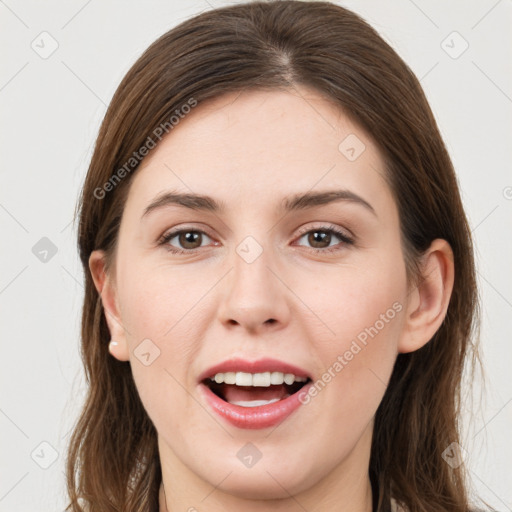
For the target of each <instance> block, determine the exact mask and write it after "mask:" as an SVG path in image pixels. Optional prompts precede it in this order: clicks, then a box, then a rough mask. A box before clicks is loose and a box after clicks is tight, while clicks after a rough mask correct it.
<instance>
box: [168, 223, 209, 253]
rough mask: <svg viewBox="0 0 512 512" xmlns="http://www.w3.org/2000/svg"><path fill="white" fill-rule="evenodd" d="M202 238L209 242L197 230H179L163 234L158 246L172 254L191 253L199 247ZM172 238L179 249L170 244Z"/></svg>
mask: <svg viewBox="0 0 512 512" xmlns="http://www.w3.org/2000/svg"><path fill="white" fill-rule="evenodd" d="M204 237H206V238H209V239H210V240H211V238H210V237H209V236H208V235H207V234H206V233H205V232H204V231H201V230H199V229H180V230H177V231H171V232H170V233H166V234H164V235H163V236H162V238H161V239H160V242H159V244H160V245H165V247H166V249H167V250H169V251H170V252H172V253H179V254H184V253H191V252H194V251H195V250H197V249H199V248H200V247H201V242H202V241H203V239H204ZM174 238H176V243H178V244H180V245H181V247H176V246H175V245H173V244H172V243H171V240H173V239H174Z"/></svg>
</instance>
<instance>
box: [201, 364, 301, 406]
mask: <svg viewBox="0 0 512 512" xmlns="http://www.w3.org/2000/svg"><path fill="white" fill-rule="evenodd" d="M310 380H311V379H310V378H309V377H299V376H296V375H294V374H293V373H283V372H262V373H247V372H226V373H220V372H219V373H216V374H215V375H214V376H212V377H208V378H206V379H204V380H203V381H202V384H203V385H204V386H206V387H207V388H208V389H209V390H210V391H211V392H212V393H213V394H214V395H216V396H218V397H219V398H220V399H221V400H223V401H224V402H227V403H229V404H232V405H237V406H239V407H261V406H264V405H269V404H273V403H276V402H279V401H281V400H285V399H286V398H288V397H289V396H292V395H294V394H295V393H298V392H299V391H300V390H301V389H302V388H303V387H304V386H305V385H306V384H307V383H308V381H310Z"/></svg>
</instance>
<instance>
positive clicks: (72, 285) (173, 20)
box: [0, 0, 512, 512]
mask: <svg viewBox="0 0 512 512" xmlns="http://www.w3.org/2000/svg"><path fill="white" fill-rule="evenodd" d="M231 3H236V2H231ZM340 3H341V4H342V5H345V6H347V7H349V8H352V9H353V10H354V11H356V12H358V13H359V14H361V15H362V16H363V17H364V18H365V19H366V20H368V21H369V22H370V23H371V24H372V25H373V26H374V27H375V28H376V29H377V30H378V31H379V32H380V33H381V34H382V35H383V36H384V38H385V39H386V40H387V41H388V42H390V44H391V45H392V46H393V47H394V48H395V49H396V50H397V51H398V52H399V54H400V55H401V56H402V57H403V58H404V59H405V60H406V62H407V63H408V64H409V65H410V66H411V68H412V69H413V71H414V72H415V73H416V75H417V76H418V77H419V78H420V79H421V83H422V84H423V87H424V89H425V91H426V93H427V96H428V98H429V100H430V103H431V106H432V109H433V111H434V113H435V115H436V118H437V120H438V122H439V126H440V129H441V131H442V134H443V136H444V138H445V141H446V143H447V145H448V148H449V151H450V154H451V156H452V158H453V162H454V164H455V167H456V169H457V173H458V176H459V180H460V187H461V190H462V195H463V200H464V203H465V206H466V209H467V213H468V216H469V218H470V222H471V225H472V229H473V234H474V237H475V242H476V245H477V259H478V270H479V279H480V286H481V298H482V305H483V308H482V351H483V355H484V364H485V368H486V373H487V387H486V394H485V395H484V399H483V400H484V401H483V402H482V404H481V406H480V401H479V397H480V389H481V386H480V384H478V383H477V387H476V393H475V395H476V399H477V400H476V402H475V411H474V415H473V416H469V415H468V416H466V420H465V425H464V428H465V432H466V434H465V440H464V444H463V447H464V449H465V450H466V451H467V453H466V460H467V462H468V464H469V467H470V476H471V477H472V480H473V482H474V487H475V492H477V493H478V494H479V495H480V496H482V497H483V498H485V499H486V500H488V501H489V503H491V504H492V505H493V506H494V507H495V508H496V509H497V510H500V511H506V510H512V469H511V464H510V463H511V462H512V442H511V437H510V431H511V426H512V403H511V401H512V379H511V373H512V372H511V370H510V366H511V363H512V343H511V337H510V332H511V331H512V321H511V318H512V272H511V268H510V265H511V261H512V258H511V255H512V246H511V233H512V215H511V213H512V173H511V172H510V162H511V156H512V155H511V153H512V150H511V147H512V144H511V140H512V139H511V137H510V136H511V127H512V69H511V63H512V40H511V39H512V36H511V33H512V30H511V21H512V3H511V1H510V0H500V1H496V0H485V1H479V2H467V1H462V0H458V1H451V2H449V3H448V2H445V1H443V0H438V1H434V0H429V1H421V2H420V0H415V1H412V0H393V1H388V2H379V1H378V0H376V1H370V0H364V1H349V2H340ZM226 4H227V2H220V1H213V0H208V1H206V0H201V1H184V0H181V1H177V0H174V1H173V2H170V1H167V2H165V1H161V0H160V1H158V0H153V1H148V2H134V1H124V2H121V1H112V0H108V1H105V0H103V1H100V0H88V1H87V0H72V1H67V2H64V1H62V0H61V1H47V2H44V3H42V2H36V1H35V0H30V1H21V0H5V1H4V0H0V26H1V30H0V38H1V43H2V47H3V51H2V58H1V64H0V65H1V75H0V106H1V116H2V117H1V119H2V123H1V153H0V154H1V173H2V174H1V178H2V186H1V188H0V223H1V234H2V251H1V261H0V269H1V271H0V312H1V323H0V329H1V331H0V339H1V343H2V350H1V363H0V365H1V366H0V368H1V370H0V372H1V373H0V386H1V388H0V389H1V390H2V394H1V397H0V432H1V445H0V460H1V469H0V471H1V473H0V511H2V512H4V511H5V512H7V511H8V512H17V511H27V510H37V511H40V512H47V511H55V510H63V509H64V506H65V504H66V503H67V501H66V495H65V487H64V457H65V451H66V446H67V441H68V438H69V430H70V428H71V425H72V423H73V421H74V420H75V419H76V416H77V414H78V411H79V409H80V405H81V401H82V399H83V396H84V390H85V379H84V377H83V374H82V368H81V362H80V359H79V337H78V336H79V322H80V308H81V301H82V293H83V289H82V270H81V268H80V264H79V260H78V256H77V253H76V248H75V247H76V244H75V237H76V232H75V229H74V226H73V224H72V219H73V212H74V207H75V203H76V199H77V194H78V191H79V188H80V185H81V183H82V181H83V179H84V176H85V173H86V170H87V165H88V162H89V159H90V156H91V151H92V147H93V144H94V140H95V137H96V135H97V131H98V128H99V123H100V121H101V119H102V116H103V115H104V113H105V108H106V105H107V104H108V102H109V101H110V99H111V97H112V95H113V93H114V91H115V88H116V87H117V85H118V83H119V81H120V80H121V78H122V77H123V75H124V74H125V73H126V72H127V71H128V69H129V67H130V66H131V64H132V63H133V62H134V61H135V59H136V58H137V57H138V56H139V55H140V54H141V52H142V51H143V50H144V49H145V48H146V47H147V46H148V45H149V44H150V43H151V42H153V41H154V40H155V39H156V38H157V37H158V36H159V35H161V34H162V33H164V32H166V31H167V30H169V29H170V28H171V27H173V26H174V25H176V24H178V23H179V22H181V21H183V20H184V19H186V18H188V17H190V16H192V15H193V14H196V13H198V12H200V11H203V10H206V9H210V8H212V7H217V6H221V5H226ZM45 31H46V32H47V33H48V34H49V35H48V34H43V35H40V34H41V33H42V32H45ZM454 31H456V32H457V33H458V34H454V33H453V32H454ZM443 41H444V42H443ZM56 44H58V48H57V49H56V50H55V51H54V53H52V54H51V55H48V53H49V52H50V51H51V50H52V45H56ZM466 45H469V46H468V47H467V49H466V50H465V51H464V52H463V53H461V52H462V50H464V48H465V47H466ZM43 57H46V58H43ZM397 108H399V107H397ZM43 237H47V238H48V239H49V240H51V242H52V244H54V245H55V248H56V250H57V252H56V254H54V255H53V254H52V252H51V249H50V251H49V252H48V253H45V252H44V251H45V250H47V249H48V247H47V246H45V245H44V244H48V242H47V241H46V242H45V241H43V242H39V241H40V239H41V238H43ZM38 242H39V243H40V244H43V245H41V246H39V245H36V244H37V243H38ZM34 246H36V249H34V251H33V247H34ZM34 253H35V254H34ZM45 258H46V261H41V259H45ZM41 443H44V444H41ZM397 449H400V447H397ZM54 459H55V460H54ZM46 466H48V467H47V469H44V467H46Z"/></svg>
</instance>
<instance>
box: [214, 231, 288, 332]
mask: <svg viewBox="0 0 512 512" xmlns="http://www.w3.org/2000/svg"><path fill="white" fill-rule="evenodd" d="M263 236H264V235H261V236H260V239H261V237H263ZM267 242H268V241H267ZM273 255H274V251H273V250H272V248H271V247H268V244H267V243H263V241H262V242H261V243H260V241H258V240H257V239H256V237H255V236H251V235H248V236H246V237H245V238H244V239H243V240H242V241H241V242H240V243H239V244H238V245H237V246H236V247H235V251H234V254H233V259H232V267H233V269H232V271H231V272H230V273H229V276H228V284H227V289H226V292H225V295H224V297H223V303H222V306H221V307H220V313H219V314H220V319H221V321H222V322H224V323H230V324H233V323H236V324H240V325H242V326H245V327H246V328H248V329H251V330H255V329H258V328H259V327H261V326H264V325H268V324H274V323H276V322H279V323H282V322H286V321H287V318H288V316H287V306H286V296H285V292H286V287H284V286H283V284H282V283H281V282H280V281H279V279H277V277H276V276H275V275H274V272H273V271H271V268H273V267H275V266H276V265H275V262H274V257H273Z"/></svg>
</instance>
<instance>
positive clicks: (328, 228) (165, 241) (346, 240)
mask: <svg viewBox="0 0 512 512" xmlns="http://www.w3.org/2000/svg"><path fill="white" fill-rule="evenodd" d="M315 231H316V232H318V231H319V232H322V233H331V234H334V235H336V236H337V237H338V238H339V239H340V240H341V243H342V244H343V245H353V244H354V239H353V238H351V237H349V236H348V235H347V234H345V233H343V232H342V231H340V230H339V229H338V228H337V227H336V226H333V225H325V226H321V227H319V228H313V229H304V230H302V231H301V232H300V233H299V239H300V238H302V237H303V236H304V235H307V234H308V233H311V232H315ZM187 232H192V233H201V234H204V235H206V236H207V237H208V238H212V237H210V236H209V235H208V233H206V232H205V231H203V230H200V229H192V228H190V229H187V228H185V229H180V230H177V231H172V232H170V233H167V234H164V235H163V236H162V237H161V239H160V240H159V242H158V245H164V246H165V248H166V250H168V251H169V252H171V253H173V254H194V253H195V252H197V251H198V250H199V249H201V248H200V247H197V248H196V249H178V248H176V247H174V246H172V245H170V244H169V242H170V241H171V240H172V239H173V238H174V237H175V236H176V235H179V234H181V233H187ZM309 249H310V250H311V251H313V252H314V253H316V254H321V253H322V254H326V253H331V252H337V251H339V250H341V248H340V247H338V248H336V246H333V247H327V248H324V249H318V248H315V247H310V248H309Z"/></svg>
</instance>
